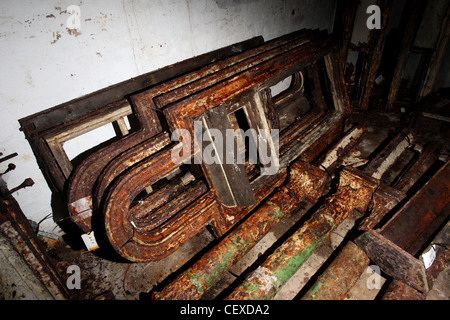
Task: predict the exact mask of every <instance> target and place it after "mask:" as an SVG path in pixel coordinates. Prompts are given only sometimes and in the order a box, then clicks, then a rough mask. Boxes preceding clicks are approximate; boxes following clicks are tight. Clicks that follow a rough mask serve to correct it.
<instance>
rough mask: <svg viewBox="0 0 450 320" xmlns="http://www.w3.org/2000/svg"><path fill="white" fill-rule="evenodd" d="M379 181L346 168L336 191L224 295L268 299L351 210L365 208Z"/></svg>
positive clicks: (237, 297) (230, 297)
mask: <svg viewBox="0 0 450 320" xmlns="http://www.w3.org/2000/svg"><path fill="white" fill-rule="evenodd" d="M377 185H378V182H377V181H376V179H373V178H371V177H369V176H367V175H365V174H363V173H361V172H359V171H358V170H356V169H353V168H345V169H344V170H343V171H342V172H341V175H340V177H339V187H338V190H337V191H336V193H335V194H334V195H333V196H332V197H329V198H327V199H326V200H325V203H324V204H323V205H322V206H321V207H320V208H319V209H318V210H317V211H316V212H315V213H314V214H313V216H312V217H311V218H310V219H309V220H308V221H306V222H305V223H304V224H303V225H302V227H300V229H298V230H297V231H296V232H295V233H294V234H293V235H291V236H290V237H289V238H288V239H287V240H286V241H285V242H284V243H283V244H282V245H281V246H280V247H278V248H277V249H276V250H275V251H274V253H273V254H271V255H270V256H269V257H268V258H267V259H266V260H265V261H264V262H263V263H262V264H261V265H260V266H259V267H258V268H257V269H256V270H255V271H254V272H252V273H251V274H250V275H249V276H248V277H247V278H246V279H245V280H244V282H243V283H241V285H240V286H238V287H237V288H236V289H235V290H234V291H233V292H232V293H231V294H230V295H229V296H228V297H227V299H232V300H234V299H237V300H241V299H270V298H272V297H273V296H274V295H275V294H276V293H277V291H278V290H279V288H281V286H283V285H284V284H285V283H286V282H287V281H288V280H289V279H290V278H291V277H292V275H293V274H294V273H295V272H296V271H297V270H298V268H299V267H300V266H301V265H302V264H303V263H304V262H305V261H306V260H307V258H308V257H309V256H310V254H311V253H312V252H313V251H314V249H315V248H316V247H317V246H319V245H320V244H321V243H322V242H323V241H324V240H325V239H326V238H327V237H328V236H329V234H330V232H331V231H332V230H334V228H335V227H336V226H337V225H339V224H340V223H341V222H342V221H343V220H344V219H345V218H347V217H348V216H349V215H350V214H351V212H352V211H353V210H358V211H360V212H364V211H365V210H366V209H367V206H368V205H369V202H370V199H371V197H372V193H373V192H374V190H375V188H376V187H377Z"/></svg>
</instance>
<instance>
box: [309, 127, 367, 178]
mask: <svg viewBox="0 0 450 320" xmlns="http://www.w3.org/2000/svg"><path fill="white" fill-rule="evenodd" d="M366 131H367V128H366V127H364V126H356V127H354V128H352V129H351V130H349V131H348V132H347V134H346V135H345V136H344V137H343V138H342V139H341V140H340V141H339V142H338V143H336V145H335V146H333V148H332V149H331V150H330V151H328V152H327V153H326V155H325V156H324V158H323V160H322V161H321V162H320V163H319V164H318V166H319V167H322V168H324V169H325V170H327V171H328V172H334V171H335V170H336V169H337V168H338V167H339V166H340V165H341V164H342V161H343V156H344V155H345V154H347V153H348V152H349V151H350V150H351V149H352V148H353V147H354V146H355V145H356V143H357V142H358V141H359V139H360V138H361V136H362V135H363V134H364V133H365V132H366Z"/></svg>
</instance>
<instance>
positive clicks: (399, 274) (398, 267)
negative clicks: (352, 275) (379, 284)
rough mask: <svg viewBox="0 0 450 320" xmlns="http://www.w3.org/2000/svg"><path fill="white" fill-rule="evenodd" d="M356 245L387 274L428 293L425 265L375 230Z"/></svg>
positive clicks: (360, 238)
mask: <svg viewBox="0 0 450 320" xmlns="http://www.w3.org/2000/svg"><path fill="white" fill-rule="evenodd" d="M355 243H356V244H357V245H358V246H359V247H360V248H362V249H363V250H364V251H365V252H366V253H367V255H368V257H369V258H370V260H371V261H373V262H374V263H375V264H377V265H378V266H379V267H380V268H381V270H383V272H385V273H386V274H388V275H390V276H391V277H394V278H395V279H398V280H400V281H403V282H405V283H407V284H408V285H410V286H412V287H413V288H415V289H417V290H419V291H421V292H427V291H428V282H427V278H426V275H425V268H424V266H423V263H422V262H421V261H419V260H418V259H416V258H414V257H413V256H412V255H411V254H409V253H408V252H406V251H405V250H403V249H402V248H400V247H399V246H397V245H396V244H395V243H393V242H391V241H389V240H388V239H386V238H385V237H383V236H382V235H380V234H379V233H378V232H376V231H374V230H369V231H367V232H365V233H364V234H363V235H361V236H360V237H358V238H357V239H356V240H355Z"/></svg>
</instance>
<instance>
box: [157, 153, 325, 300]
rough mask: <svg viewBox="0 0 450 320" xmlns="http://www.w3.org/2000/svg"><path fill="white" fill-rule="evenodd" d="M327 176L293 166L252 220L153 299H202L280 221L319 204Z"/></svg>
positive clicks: (315, 169)
mask: <svg viewBox="0 0 450 320" xmlns="http://www.w3.org/2000/svg"><path fill="white" fill-rule="evenodd" d="M326 181H327V175H326V174H325V173H324V172H323V171H321V170H318V169H317V168H315V167H313V166H311V165H309V164H307V163H303V162H300V161H298V162H296V163H294V164H293V165H292V168H291V171H290V175H289V182H288V183H287V184H286V185H285V186H283V187H280V188H279V189H277V190H276V191H275V193H274V195H273V196H271V197H270V198H269V199H268V201H266V202H264V204H262V205H261V206H260V207H259V208H258V209H257V210H256V211H255V212H254V213H251V215H250V216H249V218H247V220H245V221H244V222H243V223H242V224H241V225H239V226H238V227H237V228H236V229H235V230H233V231H232V232H231V233H230V234H229V235H227V236H226V237H225V238H224V239H223V240H222V241H221V242H220V243H219V244H217V245H216V246H215V247H214V248H213V249H211V250H210V251H209V252H208V253H206V254H205V255H204V256H203V257H202V258H200V260H198V261H197V262H196V263H195V264H194V265H193V266H191V267H190V268H189V269H188V270H186V271H184V272H183V273H182V274H181V275H179V276H178V277H177V278H176V279H175V280H174V281H172V282H171V283H170V284H169V285H167V286H166V287H165V288H164V289H163V290H162V291H161V292H155V293H154V294H153V298H154V299H166V300H172V299H199V298H200V297H201V296H202V295H203V294H204V293H205V292H206V291H207V290H208V289H209V288H211V287H212V285H213V284H214V283H216V282H217V281H218V280H219V279H220V278H221V277H222V276H223V273H224V272H225V271H226V270H228V269H229V268H231V266H232V265H233V264H234V263H235V262H237V261H238V260H239V259H240V258H241V257H242V256H244V255H245V254H246V253H247V252H248V251H249V250H250V249H251V248H252V247H254V246H255V245H256V243H257V242H258V241H259V240H261V239H262V238H263V237H264V236H265V235H266V234H267V233H268V232H269V230H270V228H271V227H272V226H273V225H275V224H276V223H278V222H279V221H280V220H281V219H283V218H284V217H286V216H287V215H289V214H291V213H292V212H294V211H295V209H296V208H298V206H299V204H300V202H301V201H302V200H303V199H306V198H309V199H310V200H311V201H317V199H318V198H319V197H320V196H321V195H322V193H323V191H324V187H325V182H326Z"/></svg>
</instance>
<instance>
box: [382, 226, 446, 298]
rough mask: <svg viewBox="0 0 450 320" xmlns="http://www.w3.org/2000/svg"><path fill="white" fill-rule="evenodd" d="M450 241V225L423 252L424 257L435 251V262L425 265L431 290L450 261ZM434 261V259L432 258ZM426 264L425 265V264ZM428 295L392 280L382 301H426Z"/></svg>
mask: <svg viewBox="0 0 450 320" xmlns="http://www.w3.org/2000/svg"><path fill="white" fill-rule="evenodd" d="M449 241H450V223H447V224H446V226H445V227H444V228H443V230H441V231H440V232H439V234H438V235H437V236H436V237H435V238H434V239H433V241H432V242H431V244H430V246H428V248H427V249H425V250H424V252H422V255H421V256H422V257H423V255H424V254H426V253H427V252H428V251H429V250H433V251H434V260H430V261H429V262H428V264H431V265H428V266H427V265H425V268H426V270H425V273H426V277H427V283H428V286H429V289H430V290H431V289H432V288H433V285H434V283H435V282H436V279H437V277H438V275H439V274H440V273H441V272H442V271H443V270H444V269H445V268H446V266H448V262H449V261H450V253H449V251H448V248H447V245H448V243H449ZM430 259H433V257H430ZM424 264H425V263H424ZM426 297H427V293H425V292H420V291H418V290H416V289H414V288H412V287H410V286H408V285H407V284H406V283H404V282H401V281H399V280H395V279H394V280H392V282H391V283H390V284H389V286H388V288H387V290H386V292H385V293H384V294H383V296H382V298H381V299H382V300H425V299H426Z"/></svg>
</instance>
